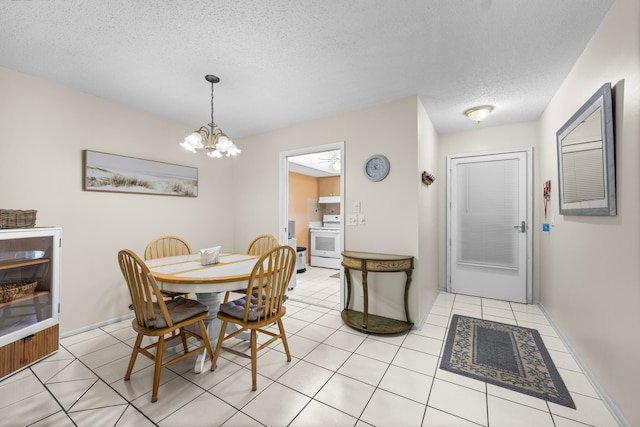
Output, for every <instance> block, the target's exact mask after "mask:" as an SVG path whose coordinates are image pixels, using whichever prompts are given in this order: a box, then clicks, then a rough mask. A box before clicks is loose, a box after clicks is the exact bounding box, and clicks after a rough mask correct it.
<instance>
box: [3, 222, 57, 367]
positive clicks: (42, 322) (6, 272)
mask: <svg viewBox="0 0 640 427" xmlns="http://www.w3.org/2000/svg"><path fill="white" fill-rule="evenodd" d="M61 246H62V230H61V228H59V227H51V228H31V229H3V230H0V378H3V377H5V376H7V375H9V374H11V373H13V372H15V371H17V370H19V369H22V368H24V367H26V366H28V365H30V364H32V363H34V362H36V361H38V360H40V359H42V358H43V357H45V356H48V355H50V354H51V353H54V352H56V351H57V350H58V346H59V329H58V323H59V311H60V304H59V301H60V253H61ZM14 288H18V289H20V292H15V294H13V295H12V294H11V292H10V291H9V290H10V289H14Z"/></svg>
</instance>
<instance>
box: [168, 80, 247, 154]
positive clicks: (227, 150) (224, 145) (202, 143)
mask: <svg viewBox="0 0 640 427" xmlns="http://www.w3.org/2000/svg"><path fill="white" fill-rule="evenodd" d="M204 78H205V79H206V80H207V81H208V82H209V83H211V123H209V125H208V126H209V127H207V126H202V127H201V128H200V129H198V130H197V131H195V132H193V133H192V134H190V135H189V136H187V137H186V138H185V139H184V142H181V143H180V146H181V147H183V148H184V149H186V150H188V151H190V152H192V153H195V152H196V151H197V150H199V149H202V148H206V149H207V156H209V157H212V158H216V159H219V158H220V157H222V155H223V154H225V155H226V156H227V157H230V156H235V155H237V154H240V152H241V150H240V149H239V148H238V147H236V145H235V144H234V143H233V142H232V141H231V140H230V139H229V137H228V136H227V134H225V133H224V132H222V130H221V129H220V128H219V127H218V125H217V124H216V123H215V122H214V120H213V85H214V83H218V82H219V81H220V78H219V77H217V76H214V75H211V74H207V75H206V76H204Z"/></svg>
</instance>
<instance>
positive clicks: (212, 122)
mask: <svg viewBox="0 0 640 427" xmlns="http://www.w3.org/2000/svg"><path fill="white" fill-rule="evenodd" d="M214 123H215V122H214V121H213V82H211V124H214Z"/></svg>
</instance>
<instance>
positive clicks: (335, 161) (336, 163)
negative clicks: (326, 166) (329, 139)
mask: <svg viewBox="0 0 640 427" xmlns="http://www.w3.org/2000/svg"><path fill="white" fill-rule="evenodd" d="M341 167H342V166H341V165H340V158H339V157H336V158H335V159H333V163H331V168H332V169H333V170H334V171H339V170H340V168H341Z"/></svg>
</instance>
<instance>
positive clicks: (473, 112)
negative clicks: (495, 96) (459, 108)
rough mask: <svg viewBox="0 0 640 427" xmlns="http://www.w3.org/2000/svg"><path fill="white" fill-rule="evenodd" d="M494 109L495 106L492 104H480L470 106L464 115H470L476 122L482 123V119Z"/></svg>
mask: <svg viewBox="0 0 640 427" xmlns="http://www.w3.org/2000/svg"><path fill="white" fill-rule="evenodd" d="M492 111H493V106H491V105H480V106H478V107H473V108H469V109H468V110H467V111H465V112H464V115H465V116H467V117H469V118H470V119H471V120H473V121H474V122H478V123H480V121H481V120H483V119H485V118H486V117H487V116H488V115H489V113H491V112H492Z"/></svg>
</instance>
